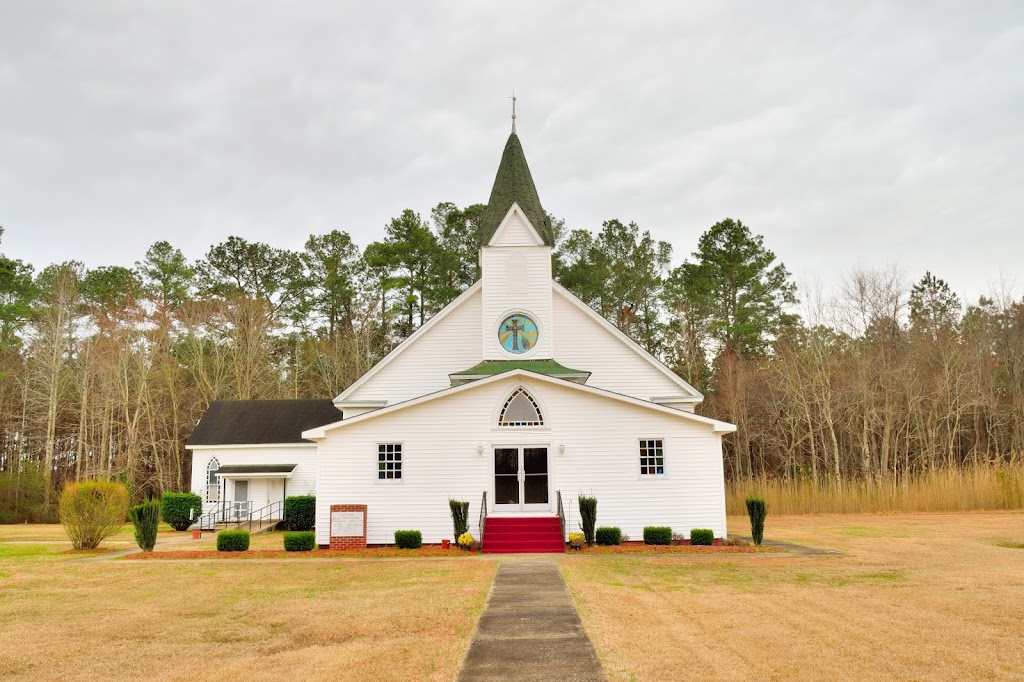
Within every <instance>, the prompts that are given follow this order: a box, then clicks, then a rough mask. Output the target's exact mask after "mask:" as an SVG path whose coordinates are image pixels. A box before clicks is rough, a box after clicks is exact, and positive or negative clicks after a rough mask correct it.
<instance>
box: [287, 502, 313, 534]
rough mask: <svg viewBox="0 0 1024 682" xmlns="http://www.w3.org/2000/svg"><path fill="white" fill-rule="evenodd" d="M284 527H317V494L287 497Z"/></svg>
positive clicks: (290, 528)
mask: <svg viewBox="0 0 1024 682" xmlns="http://www.w3.org/2000/svg"><path fill="white" fill-rule="evenodd" d="M284 527H285V528H287V529H288V530H313V528H315V527H316V495H295V496H293V497H288V498H285V501H284Z"/></svg>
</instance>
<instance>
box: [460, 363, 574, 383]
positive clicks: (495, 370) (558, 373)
mask: <svg viewBox="0 0 1024 682" xmlns="http://www.w3.org/2000/svg"><path fill="white" fill-rule="evenodd" d="M514 369H525V370H527V371H530V372H536V373H537V374H545V375H547V376H551V377H558V378H559V379H566V380H568V381H575V382H576V383H580V384H583V383H586V381H587V379H589V378H590V372H584V371H581V370H578V369H572V368H570V367H566V366H565V365H562V364H560V363H559V362H557V361H556V360H484V361H483V362H480V363H478V364H476V365H473V366H472V367H470V368H469V369H464V370H462V371H461V372H453V373H452V374H449V375H448V376H449V377H450V378H451V380H452V385H453V386H454V385H457V384H459V383H465V382H467V381H475V380H477V379H480V378H482V377H486V376H492V375H494V374H502V373H504V372H511V371H512V370H514Z"/></svg>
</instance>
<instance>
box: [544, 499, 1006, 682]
mask: <svg viewBox="0 0 1024 682" xmlns="http://www.w3.org/2000/svg"><path fill="white" fill-rule="evenodd" d="M730 528H732V529H733V530H734V531H742V530H743V529H745V528H749V523H748V522H747V520H746V519H745V518H740V517H737V518H731V519H730ZM765 536H766V538H768V539H776V540H786V541H791V542H796V543H800V544H806V545H813V546H818V547H827V548H832V549H837V550H841V551H843V552H845V553H846V555H845V556H801V557H794V556H777V555H776V556H773V555H771V554H759V555H752V556H739V557H714V558H710V557H709V558H704V557H673V558H660V557H659V558H639V557H621V558H620V557H615V558H605V557H602V558H600V559H597V558H587V557H573V556H567V557H566V558H564V559H562V560H561V564H562V570H563V574H564V576H565V578H566V581H567V583H568V584H569V587H570V590H571V592H572V593H573V596H574V598H575V599H576V603H577V605H578V607H579V610H580V616H581V617H582V619H583V624H584V626H585V627H586V629H587V631H588V633H589V635H590V637H591V639H592V641H593V643H594V645H595V647H596V649H597V652H598V655H599V656H600V658H601V661H602V663H603V665H604V666H605V670H606V671H607V672H608V673H609V675H610V676H611V678H612V679H613V680H633V679H635V680H679V679H744V680H746V679H857V680H864V679H869V680H870V679H877V680H882V679H885V680H889V679H917V680H940V679H941V680H950V679H981V680H984V679H992V680H1003V679H1021V678H1024V548H1018V547H1024V514H1021V513H967V514H904V515H898V516H873V515H869V516H847V515H842V516H839V515H832V516H798V517H787V518H774V517H771V516H769V518H768V522H767V528H766V532H765Z"/></svg>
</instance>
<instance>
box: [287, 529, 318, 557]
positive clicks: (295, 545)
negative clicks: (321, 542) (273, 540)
mask: <svg viewBox="0 0 1024 682" xmlns="http://www.w3.org/2000/svg"><path fill="white" fill-rule="evenodd" d="M315 546H316V533H314V532H313V531H311V530H292V531H288V532H286V533H285V534H284V549H285V551H287V552H311V551H313V547H315Z"/></svg>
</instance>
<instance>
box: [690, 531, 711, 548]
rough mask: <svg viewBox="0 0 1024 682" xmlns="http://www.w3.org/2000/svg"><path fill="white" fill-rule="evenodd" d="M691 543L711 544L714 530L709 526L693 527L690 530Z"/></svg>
mask: <svg viewBox="0 0 1024 682" xmlns="http://www.w3.org/2000/svg"><path fill="white" fill-rule="evenodd" d="M690 544H691V545H713V544H715V531H713V530H711V529H710V528H694V529H693V530H691V531H690Z"/></svg>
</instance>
